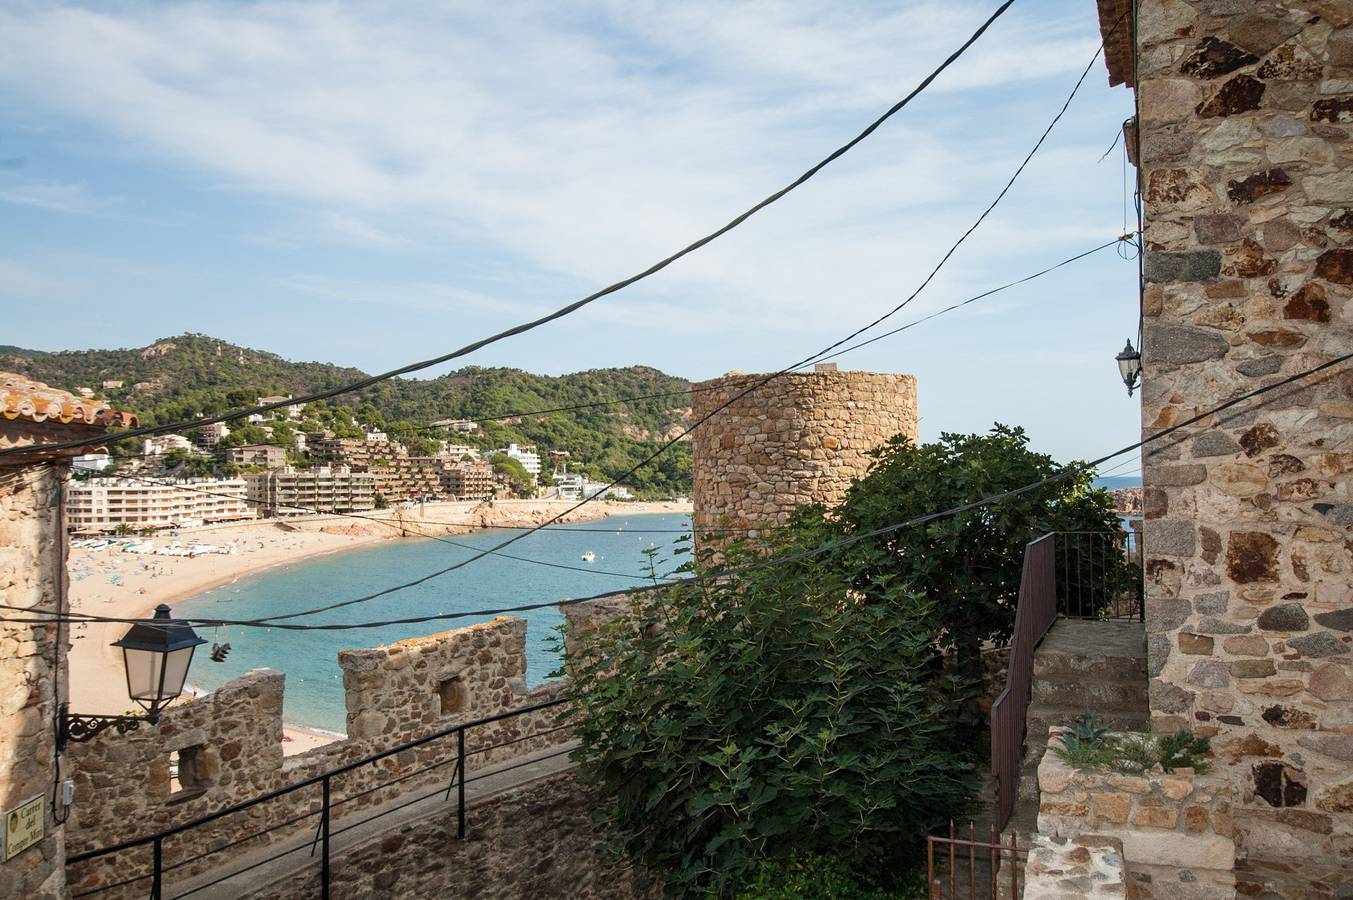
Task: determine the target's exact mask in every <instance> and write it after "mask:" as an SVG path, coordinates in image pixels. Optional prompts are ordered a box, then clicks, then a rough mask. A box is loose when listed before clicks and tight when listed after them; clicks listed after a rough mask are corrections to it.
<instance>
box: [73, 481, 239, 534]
mask: <svg viewBox="0 0 1353 900" xmlns="http://www.w3.org/2000/svg"><path fill="white" fill-rule="evenodd" d="M252 518H254V513H253V510H251V509H250V508H249V504H248V502H247V500H246V497H245V483H244V480H243V479H240V478H219V479H218V478H198V479H189V480H183V481H172V482H170V481H167V482H163V483H158V482H157V483H150V482H142V481H136V480H132V479H125V478H94V479H91V480H89V481H84V482H80V481H73V482H71V483H70V486H69V487H68V488H67V491H66V525H67V527H68V528H69V529H70V530H71V531H79V532H91V531H113V530H115V529H116V528H117V527H118V526H119V525H127V526H129V527H131V528H189V527H192V526H195V525H204V524H208V523H211V522H233V521H237V520H241V519H252Z"/></svg>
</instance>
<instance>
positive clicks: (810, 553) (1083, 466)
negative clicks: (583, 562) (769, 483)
mask: <svg viewBox="0 0 1353 900" xmlns="http://www.w3.org/2000/svg"><path fill="white" fill-rule="evenodd" d="M1349 360H1353V353H1347V354H1344V355H1342V356H1337V357H1334V358H1333V359H1330V360H1327V361H1325V362H1323V363H1320V364H1319V365H1316V366H1312V367H1311V368H1309V369H1303V370H1302V371H1300V372H1296V373H1294V374H1292V375H1288V376H1286V377H1285V378H1281V379H1279V380H1278V381H1275V382H1273V383H1271V384H1268V385H1265V386H1262V387H1258V388H1255V389H1253V390H1251V391H1247V392H1245V393H1243V394H1241V395H1239V396H1237V397H1233V398H1232V399H1230V400H1227V401H1225V402H1223V403H1220V404H1218V405H1216V406H1214V407H1211V408H1210V409H1207V410H1204V411H1203V412H1200V413H1197V414H1195V415H1193V416H1190V417H1189V418H1187V419H1184V420H1183V421H1181V422H1178V423H1177V424H1175V425H1171V426H1169V427H1168V428H1164V429H1161V430H1160V431H1158V432H1156V433H1154V434H1152V435H1150V436H1149V437H1146V438H1143V439H1142V440H1140V441H1137V442H1136V443H1133V444H1129V445H1127V446H1126V447H1122V448H1120V449H1118V450H1114V451H1113V452H1111V453H1106V454H1104V455H1103V456H1100V457H1098V458H1096V459H1093V460H1090V461H1088V462H1080V463H1072V464H1070V465H1068V466H1066V467H1064V468H1063V469H1062V470H1061V471H1060V472H1056V473H1054V474H1052V475H1049V476H1048V477H1046V478H1042V479H1040V480H1038V481H1034V482H1030V483H1028V484H1025V485H1022V486H1020V487H1017V488H1012V489H1010V490H1008V491H1002V492H1000V493H997V494H991V495H988V496H986V497H983V498H981V499H979V500H974V501H972V502H970V503H964V504H960V505H958V506H953V507H950V508H948V509H945V510H940V511H937V512H931V513H925V514H923V515H920V516H916V517H913V518H910V519H907V520H905V521H902V522H896V523H893V524H891V525H885V526H882V527H880V528H876V529H872V530H870V531H866V532H861V533H859V534H855V535H851V536H849V537H846V538H842V539H839V540H836V541H831V542H829V543H827V544H824V545H822V546H820V547H815V548H813V549H810V550H803V551H800V552H798V553H793V554H788V555H785V556H780V557H772V558H770V559H766V560H761V561H759V562H756V563H750V564H748V565H744V566H738V567H735V568H731V569H721V570H713V571H710V572H707V573H704V574H701V575H694V576H691V577H689V578H681V579H674V580H672V581H669V582H667V583H665V584H657V585H646V586H644V587H639V588H630V589H627V590H617V591H608V592H606V593H601V594H594V595H592V596H589V597H577V598H570V599H565V600H552V601H548V602H544V603H532V604H521V605H518V606H511V607H502V608H499V609H489V610H471V611H466V612H457V613H440V614H437V615H428V616H416V617H409V618H403V619H389V620H384V621H376V622H346V623H333V624H321V625H315V624H308V625H307V624H292V623H285V622H281V623H279V622H278V621H277V620H278V619H281V618H284V617H280V616H279V617H273V618H271V619H253V620H225V619H188V620H184V621H187V622H188V623H189V624H192V625H196V626H200V627H212V626H215V625H227V626H241V627H254V628H278V629H282V630H295V631H346V630H355V629H365V628H382V627H386V626H388V625H408V624H421V623H425V622H433V621H445V620H449V619H461V618H466V617H469V616H486V615H501V614H504V613H510V612H526V611H530V610H534V609H543V608H545V607H551V606H571V605H575V604H579V603H589V602H594V601H598V600H605V599H612V598H619V597H628V596H633V595H634V594H639V593H646V592H649V591H654V590H662V589H667V588H673V587H684V586H688V585H693V584H698V583H701V582H705V581H711V580H718V579H726V578H730V577H733V576H736V575H739V574H744V573H747V572H751V571H757V570H761V569H766V568H773V567H775V566H781V565H787V564H789V563H793V562H798V561H801V560H804V559H808V558H811V557H816V556H820V555H822V554H824V553H830V552H834V551H836V550H839V549H841V548H843V547H847V546H850V545H852V544H856V543H859V542H860V541H863V540H868V539H870V538H873V537H879V536H882V535H885V534H891V533H893V532H897V531H901V530H903V529H906V528H913V527H915V526H917V525H924V524H926V523H928V522H932V521H935V520H937V519H943V518H950V517H952V516H955V515H961V514H962V513H965V512H970V511H972V510H975V509H980V508H984V507H987V506H991V505H993V504H996V503H1000V502H1003V501H1005V500H1008V499H1010V498H1012V497H1015V496H1019V495H1022V494H1026V493H1029V492H1030V491H1034V490H1038V489H1039V488H1042V487H1046V486H1048V485H1051V484H1055V483H1058V482H1060V481H1064V480H1066V479H1067V478H1071V477H1072V476H1074V475H1076V474H1078V473H1080V472H1085V471H1089V470H1093V469H1096V468H1097V467H1099V466H1101V465H1103V464H1104V463H1106V462H1108V461H1109V460H1111V459H1114V458H1115V457H1118V456H1122V455H1124V454H1126V453H1132V452H1133V451H1136V450H1140V449H1141V448H1143V447H1146V446H1148V445H1150V444H1154V443H1156V442H1157V441H1161V440H1164V439H1165V438H1167V437H1169V436H1170V435H1172V434H1175V433H1176V432H1178V431H1181V430H1183V429H1185V428H1188V427H1190V426H1192V425H1196V424H1198V423H1199V422H1202V421H1204V420H1206V419H1209V418H1211V417H1212V416H1214V415H1216V414H1217V413H1220V412H1223V411H1225V410H1227V409H1231V408H1232V407H1235V406H1237V405H1239V404H1241V403H1244V402H1245V401H1247V400H1251V399H1253V398H1255V397H1259V396H1263V395H1264V394H1268V393H1271V392H1272V391H1276V390H1279V389H1280V388H1284V387H1287V386H1289V385H1292V384H1295V383H1296V382H1298V381H1302V380H1304V379H1306V378H1310V377H1311V376H1313V375H1318V374H1320V373H1321V372H1325V371H1328V370H1330V369H1333V368H1336V367H1338V366H1341V365H1343V364H1344V363H1346V362H1348V361H1349ZM0 609H7V610H16V611H19V612H27V613H31V612H33V611H32V610H28V609H25V608H23V607H15V606H5V605H0ZM77 615H78V616H79V618H75V616H77ZM68 620H69V621H76V622H120V623H125V624H146V625H153V624H154V621H153V620H151V619H131V618H121V617H114V616H94V615H88V614H83V613H81V614H72V615H71V617H69V618H68ZM50 621H53V620H52V619H51V618H39V619H31V618H24V619H20V618H12V617H10V618H0V622H22V623H45V622H50Z"/></svg>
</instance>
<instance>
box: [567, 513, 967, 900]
mask: <svg viewBox="0 0 1353 900" xmlns="http://www.w3.org/2000/svg"><path fill="white" fill-rule="evenodd" d="M831 530H832V529H831V526H830V525H829V524H828V523H826V522H825V521H824V520H823V519H822V518H821V517H820V516H816V515H805V516H802V517H799V518H797V519H796V520H795V521H794V523H792V525H791V526H790V527H789V528H787V529H785V530H784V531H781V532H779V533H778V534H777V537H776V539H775V541H776V543H775V544H774V546H773V547H772V548H770V553H771V555H772V556H777V555H778V556H780V557H781V558H782V559H787V558H789V557H790V556H791V555H792V554H794V553H796V552H799V551H801V550H803V549H805V548H810V547H813V546H817V545H818V544H819V543H820V542H821V541H822V540H823V539H825V538H827V537H828V535H829V534H830V533H831ZM726 554H727V555H726V560H727V561H728V562H729V563H730V564H737V563H740V562H744V561H747V560H749V559H752V558H754V557H752V555H751V553H750V551H748V550H747V549H745V548H741V547H730V548H728V549H727V550H726ZM864 559H867V557H865V558H864ZM861 564H863V560H860V561H856V562H855V563H853V565H852V566H842V565H839V564H837V563H836V562H830V561H828V562H824V561H823V560H820V559H816V558H808V559H800V560H797V561H792V562H785V563H783V564H781V565H777V566H775V567H774V568H766V569H760V570H755V571H752V572H747V573H744V574H742V575H739V576H738V577H737V578H734V579H722V580H715V581H710V582H701V583H698V584H695V585H681V586H673V587H669V588H667V589H665V590H662V591H660V592H658V593H657V594H656V596H655V595H649V596H650V597H652V600H651V603H650V604H649V605H646V606H643V607H636V608H632V609H631V610H629V612H628V614H626V615H624V616H623V617H621V618H619V619H617V620H615V621H613V622H611V623H609V624H606V625H603V626H601V627H600V628H599V629H597V630H595V631H592V632H584V633H581V634H577V635H572V636H571V637H573V638H574V641H573V642H572V644H571V646H572V649H571V650H570V653H569V656H568V665H567V669H568V673H569V674H570V675H571V676H572V677H571V681H570V687H569V693H570V697H571V699H572V701H573V703H574V704H575V710H576V712H575V716H576V719H575V721H576V730H575V734H576V736H577V738H578V740H579V743H580V747H579V752H578V757H577V758H578V759H579V760H580V768H579V771H580V774H581V776H582V777H583V778H584V779H585V780H586V781H587V782H588V783H589V784H591V785H593V786H594V787H596V788H597V789H598V790H599V793H600V796H602V797H603V798H604V800H603V802H604V804H605V807H604V810H603V814H602V815H601V816H599V818H600V819H601V820H602V821H604V823H605V825H606V828H607V830H608V833H609V836H610V838H611V841H612V843H613V846H614V848H615V849H616V850H617V851H618V852H619V854H621V855H622V856H624V857H625V858H627V859H629V860H630V861H632V862H634V863H637V864H638V865H637V866H636V870H637V871H638V872H640V873H642V874H643V875H652V876H655V877H657V878H658V879H660V880H661V881H662V883H663V888H664V890H665V892H666V893H667V894H669V895H673V896H704V895H705V894H706V893H707V892H709V893H713V894H716V895H728V894H731V893H733V892H735V891H737V890H738V889H739V887H740V886H742V885H743V884H744V882H746V881H748V880H749V879H751V878H753V877H754V875H755V873H756V871H757V869H758V867H759V866H760V863H761V861H762V860H764V859H767V858H771V859H775V858H779V859H783V858H785V856H786V855H787V854H789V853H790V852H795V853H802V854H810V855H818V854H825V855H828V856H831V857H834V858H837V859H840V860H842V861H843V862H844V864H845V865H846V866H848V867H850V868H851V869H854V870H858V871H860V872H862V873H865V874H866V875H868V876H869V878H870V880H872V881H874V882H876V883H879V884H881V885H888V884H890V883H893V882H896V881H897V880H898V879H899V878H904V877H905V876H906V874H907V873H908V872H909V871H910V870H912V868H913V866H914V864H915V863H916V861H917V860H918V859H919V853H920V850H921V849H922V848H923V847H924V844H925V835H926V834H927V833H928V832H929V831H930V830H931V829H932V828H934V827H936V826H937V825H939V824H940V823H941V822H943V821H944V820H945V819H946V818H947V817H948V816H952V815H957V814H959V813H961V812H962V811H963V809H964V808H965V807H966V805H967V803H968V801H969V799H970V798H971V796H972V794H973V791H974V789H975V778H974V775H973V773H974V765H973V762H974V760H973V754H974V751H975V750H976V749H977V748H978V747H979V746H980V742H977V741H974V740H971V739H970V735H969V733H968V732H967V731H965V729H964V727H963V725H962V724H961V723H960V722H959V721H958V720H957V718H956V717H955V716H953V715H952V713H951V712H950V710H952V708H953V706H954V705H955V704H956V703H957V702H958V701H959V700H960V699H961V698H962V696H963V694H962V687H963V686H962V685H961V684H960V683H959V681H958V679H956V678H954V677H952V676H947V675H945V674H944V673H943V671H942V668H941V667H940V666H939V665H937V656H938V652H939V651H938V649H937V647H936V645H935V643H934V640H933V634H931V632H930V631H929V630H928V628H927V625H928V623H929V622H930V621H931V620H932V618H933V616H932V613H931V610H930V608H929V605H930V604H929V601H928V600H927V599H926V598H925V597H924V595H923V594H921V593H919V592H913V593H910V594H903V593H902V592H897V593H896V594H895V595H894V596H893V597H892V598H891V600H892V602H890V603H889V604H888V605H886V606H884V605H879V604H870V603H867V602H862V601H861V600H860V599H859V598H856V597H854V596H853V595H852V585H853V584H854V582H855V581H856V575H857V574H858V572H857V571H856V570H855V568H854V566H859V565H861Z"/></svg>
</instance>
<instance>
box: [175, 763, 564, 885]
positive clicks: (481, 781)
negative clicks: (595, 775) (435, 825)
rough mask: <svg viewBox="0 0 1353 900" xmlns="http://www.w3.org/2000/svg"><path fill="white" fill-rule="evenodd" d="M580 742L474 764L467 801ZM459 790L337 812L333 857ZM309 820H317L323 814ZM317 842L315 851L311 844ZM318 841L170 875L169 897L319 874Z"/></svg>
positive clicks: (293, 842) (484, 797)
mask: <svg viewBox="0 0 1353 900" xmlns="http://www.w3.org/2000/svg"><path fill="white" fill-rule="evenodd" d="M576 747H577V743H576V742H569V743H567V744H560V745H558V746H555V747H550V748H547V749H545V750H540V751H537V752H536V753H532V754H529V755H527V756H522V757H519V758H517V759H514V760H508V761H506V762H504V763H501V764H499V765H495V766H488V767H486V768H483V769H471V770H470V773H469V774H470V780H469V781H467V782H466V784H465V807H466V809H467V810H468V809H471V808H473V807H475V806H478V805H479V804H482V803H485V802H487V801H488V800H489V799H491V798H492V797H494V796H496V795H498V794H501V793H504V792H505V791H510V790H514V789H516V788H519V787H522V786H523V785H526V784H529V783H531V782H533V781H536V780H538V779H540V778H544V777H547V776H550V775H554V774H556V773H559V772H563V771H566V770H568V769H572V768H573V763H572V762H571V761H569V758H568V754H569V753H570V752H572V751H573V750H574V749H575V748H576ZM455 804H456V793H455V790H454V789H453V790H452V791H451V795H450V798H449V802H448V797H447V790H446V787H445V785H443V786H442V787H441V788H436V789H432V788H429V787H428V786H427V785H421V786H420V787H419V788H418V789H416V790H411V791H408V792H406V793H402V794H396V795H394V796H392V797H391V798H390V799H389V800H388V801H386V802H385V803H383V804H381V805H380V806H374V807H367V808H365V809H361V810H357V811H355V812H353V813H351V814H349V815H346V816H337V815H336V816H334V819H333V822H332V825H331V831H330V838H329V857H330V859H331V860H332V861H333V864H334V865H335V866H337V865H340V864H341V862H342V858H343V854H344V853H345V852H347V851H348V850H349V849H351V848H353V847H355V846H358V845H360V844H363V843H365V842H366V841H368V840H370V839H372V838H374V837H377V836H379V835H381V834H384V833H385V832H387V831H392V830H394V829H397V828H401V827H403V826H406V825H409V824H410V823H413V822H417V821H418V820H420V819H425V818H430V817H432V816H444V815H447V814H448V812H449V813H452V814H454V812H455V809H456V805H455ZM310 821H313V822H317V821H318V818H316V819H312V820H310ZM312 846H313V847H314V855H312V854H311V847H312ZM319 852H320V851H319V845H318V844H316V843H315V831H314V828H313V827H312V828H310V829H308V830H307V831H306V832H304V833H301V834H298V835H296V836H295V837H293V838H290V839H288V840H286V841H284V842H280V843H277V844H272V845H270V846H267V847H262V848H259V849H258V850H252V851H249V852H247V853H241V854H239V855H237V856H233V857H231V858H230V860H229V862H228V863H227V864H226V865H223V866H221V867H219V868H216V869H212V870H209V871H207V872H203V873H202V874H200V875H197V876H195V877H192V878H186V879H182V880H175V879H172V878H170V877H168V876H166V879H165V884H164V896H165V897H166V898H177V897H188V896H192V897H194V898H202V900H235V898H238V897H242V896H251V895H255V894H257V895H258V896H268V890H267V889H268V886H269V885H272V884H277V883H279V882H282V881H284V880H286V879H289V878H291V877H293V876H295V875H297V874H298V873H300V872H302V871H304V870H305V869H306V868H307V867H313V868H314V871H315V878H316V880H317V881H318V879H319Z"/></svg>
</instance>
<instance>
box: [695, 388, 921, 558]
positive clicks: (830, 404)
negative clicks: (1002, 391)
mask: <svg viewBox="0 0 1353 900" xmlns="http://www.w3.org/2000/svg"><path fill="white" fill-rule="evenodd" d="M765 377H766V376H764V375H743V374H739V373H730V374H728V375H724V376H723V377H721V378H714V379H711V380H709V381H703V382H701V383H700V384H697V385H695V386H694V387H693V389H692V395H691V406H692V412H693V414H694V419H695V420H696V421H699V420H700V419H701V418H703V417H704V416H706V415H708V414H709V413H710V411H711V410H715V409H718V408H719V407H720V406H722V405H723V404H724V403H728V402H729V400H730V399H732V398H734V397H737V395H738V394H740V393H741V392H743V391H746V390H747V389H748V388H749V387H751V386H753V385H755V384H756V383H757V382H758V381H760V380H761V379H763V378H765ZM916 421H917V419H916V377H915V376H913V375H884V374H877V373H874V372H838V371H837V370H836V366H835V365H834V364H828V365H819V366H818V367H817V370H816V371H814V372H797V373H791V374H788V375H781V376H779V377H777V378H775V379H773V380H771V381H769V382H767V383H766V384H764V385H762V386H761V387H757V388H755V389H754V390H752V391H751V392H749V393H748V394H747V395H746V396H744V397H738V398H737V399H736V400H732V403H731V404H730V405H729V406H728V408H727V409H724V410H721V411H719V412H718V413H715V414H714V416H713V417H712V418H711V419H710V420H709V421H708V422H706V423H705V424H703V425H701V426H700V427H699V428H697V429H696V430H695V433H694V435H695V444H694V461H693V466H692V467H693V470H694V471H693V479H694V483H695V491H694V501H695V530H696V533H697V534H699V533H700V530H701V529H702V528H703V529H709V528H748V529H752V528H758V527H761V526H765V525H778V524H781V523H783V522H784V521H786V520H787V519H788V518H789V515H790V513H791V512H793V510H794V508H795V507H797V506H799V505H801V504H804V503H825V504H827V505H829V506H830V505H833V504H836V503H838V502H840V501H841V499H842V498H843V497H844V496H845V492H846V488H848V487H849V486H850V482H851V480H852V479H854V478H856V477H857V476H860V475H863V474H864V472H865V471H866V470H867V469H868V468H869V464H870V462H871V457H870V456H869V451H871V450H873V449H875V448H877V447H880V446H882V445H883V444H884V443H885V442H886V441H887V440H888V439H889V438H891V437H892V436H893V435H895V434H899V433H900V434H905V435H906V436H907V437H909V438H911V439H912V440H915V439H916Z"/></svg>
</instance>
